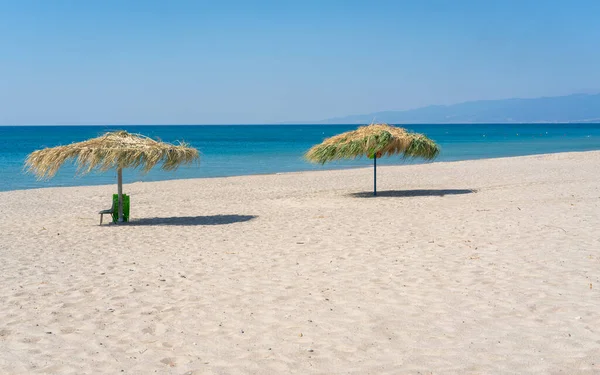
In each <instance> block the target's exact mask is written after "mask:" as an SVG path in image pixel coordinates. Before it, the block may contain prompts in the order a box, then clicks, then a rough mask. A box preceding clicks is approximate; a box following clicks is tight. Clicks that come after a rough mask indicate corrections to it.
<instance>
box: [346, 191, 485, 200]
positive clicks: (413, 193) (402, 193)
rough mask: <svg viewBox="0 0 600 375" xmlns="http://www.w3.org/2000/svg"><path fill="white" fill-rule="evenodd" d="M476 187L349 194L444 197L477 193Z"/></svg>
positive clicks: (363, 195) (359, 196) (364, 196)
mask: <svg viewBox="0 0 600 375" xmlns="http://www.w3.org/2000/svg"><path fill="white" fill-rule="evenodd" d="M476 192H477V190H475V189H442V190H384V191H378V192H377V196H373V192H372V191H363V192H360V193H352V194H348V195H349V196H350V197H354V198H377V197H432V196H435V197H443V196H444V195H459V194H471V193H476Z"/></svg>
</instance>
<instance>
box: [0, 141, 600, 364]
mask: <svg viewBox="0 0 600 375" xmlns="http://www.w3.org/2000/svg"><path fill="white" fill-rule="evenodd" d="M599 172H600V152H585V153H562V154H550V155H540V156H528V157H515V158H503V159H489V160H476V161H461V162H452V163H432V164H425V165H407V166H399V167H381V168H378V188H379V189H380V196H379V197H377V198H375V199H374V198H372V197H371V196H370V191H371V189H372V170H371V169H369V168H366V169H354V170H343V171H339V170H338V171H323V172H303V173H290V174H280V175H263V176H244V177H231V178H213V179H195V180H177V181H164V182H152V183H134V184H127V185H125V192H126V193H128V194H130V195H131V205H132V211H131V216H132V222H131V223H129V224H128V225H121V226H117V225H103V226H99V225H98V222H99V215H98V214H97V212H98V211H99V210H101V209H105V208H108V207H109V206H110V198H111V195H112V194H113V193H114V192H115V191H116V185H106V186H92V187H70V188H48V189H38V190H23V191H10V192H2V193H0V233H1V234H2V235H1V236H0V269H1V274H2V283H1V284H0V301H1V302H0V303H1V309H0V373H1V374H120V373H124V374H152V373H157V374H177V375H183V374H357V375H358V374H598V373H600V231H599V228H600V173H599Z"/></svg>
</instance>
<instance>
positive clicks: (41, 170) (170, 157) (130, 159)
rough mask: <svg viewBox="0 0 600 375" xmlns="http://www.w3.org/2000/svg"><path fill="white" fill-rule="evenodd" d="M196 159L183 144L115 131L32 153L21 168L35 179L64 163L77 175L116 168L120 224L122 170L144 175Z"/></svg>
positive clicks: (173, 167) (52, 172) (194, 154)
mask: <svg viewBox="0 0 600 375" xmlns="http://www.w3.org/2000/svg"><path fill="white" fill-rule="evenodd" d="M199 158H200V157H199V154H198V150H196V149H195V148H192V147H189V146H188V145H187V144H184V143H181V144H179V145H173V144H170V143H165V142H159V141H155V140H153V139H151V138H148V137H146V136H143V135H140V134H130V133H128V132H126V131H115V132H109V133H106V134H104V135H102V136H100V137H98V138H93V139H90V140H87V141H83V142H78V143H72V144H70V145H66V146H58V147H52V148H45V149H43V150H37V151H34V152H32V153H31V154H29V156H28V157H27V159H26V161H25V165H26V167H27V171H28V172H30V173H33V174H35V175H37V176H38V178H39V179H44V178H51V177H53V176H54V175H55V174H56V172H57V171H58V169H59V168H60V167H61V166H62V165H63V164H64V163H66V162H68V161H74V163H75V164H76V165H77V172H78V173H79V174H86V173H89V172H92V171H94V170H98V171H101V172H105V171H107V170H109V169H112V168H117V172H118V192H119V221H122V220H123V213H122V211H123V207H122V205H123V200H122V196H121V195H122V184H123V182H122V170H123V168H141V169H142V171H143V172H148V171H149V170H150V169H152V168H153V167H154V166H156V165H157V164H161V168H162V169H164V170H167V171H172V170H175V169H177V167H179V166H180V165H184V164H191V163H193V162H195V161H198V160H199Z"/></svg>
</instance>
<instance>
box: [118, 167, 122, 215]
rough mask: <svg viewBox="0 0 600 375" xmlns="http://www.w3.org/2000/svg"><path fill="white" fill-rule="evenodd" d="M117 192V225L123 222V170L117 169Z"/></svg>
mask: <svg viewBox="0 0 600 375" xmlns="http://www.w3.org/2000/svg"><path fill="white" fill-rule="evenodd" d="M117 190H118V191H117V192H118V193H119V223H122V222H123V169H122V168H119V169H117Z"/></svg>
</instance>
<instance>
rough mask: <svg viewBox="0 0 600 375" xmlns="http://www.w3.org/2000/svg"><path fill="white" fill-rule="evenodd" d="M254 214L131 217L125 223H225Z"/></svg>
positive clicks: (236, 221) (141, 224)
mask: <svg viewBox="0 0 600 375" xmlns="http://www.w3.org/2000/svg"><path fill="white" fill-rule="evenodd" d="M257 217H258V216H255V215H211V216H173V217H149V218H142V219H133V220H131V221H130V222H128V223H127V224H126V225H128V226H129V225H133V226H138V225H139V226H143V225H227V224H234V223H241V222H244V221H250V220H253V219H255V218H257Z"/></svg>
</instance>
